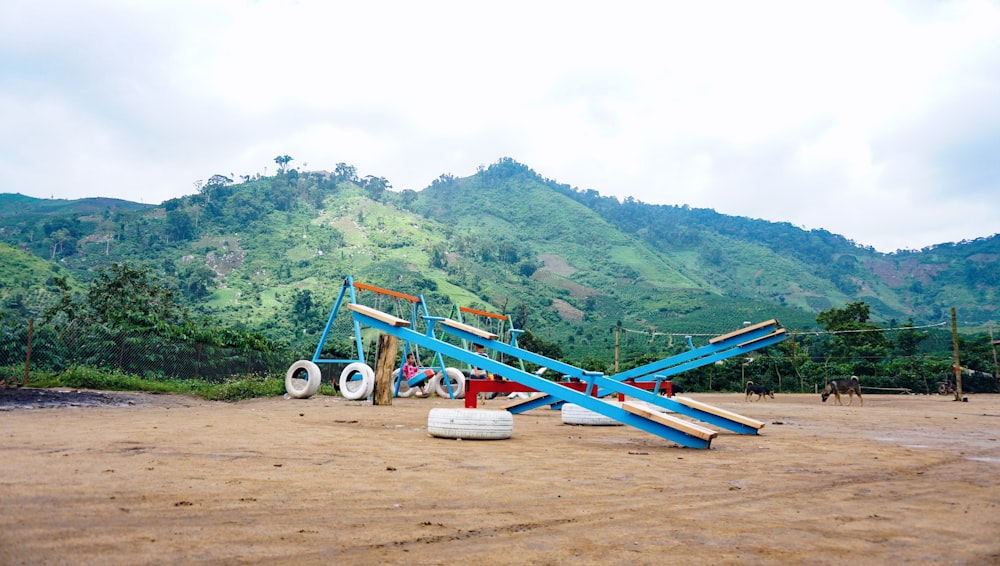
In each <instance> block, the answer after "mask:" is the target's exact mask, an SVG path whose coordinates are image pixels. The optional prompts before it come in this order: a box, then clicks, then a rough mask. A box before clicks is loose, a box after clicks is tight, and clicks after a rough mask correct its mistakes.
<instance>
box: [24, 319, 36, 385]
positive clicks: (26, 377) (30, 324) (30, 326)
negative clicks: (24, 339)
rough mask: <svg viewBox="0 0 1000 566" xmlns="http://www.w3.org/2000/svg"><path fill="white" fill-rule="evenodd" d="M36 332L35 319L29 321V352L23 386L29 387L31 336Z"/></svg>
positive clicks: (26, 357) (25, 361) (25, 363)
mask: <svg viewBox="0 0 1000 566" xmlns="http://www.w3.org/2000/svg"><path fill="white" fill-rule="evenodd" d="M34 330H35V319H33V318H29V319H28V352H27V354H25V356H24V383H23V386H24V387H27V386H28V372H29V371H31V335H32V334H33V333H34Z"/></svg>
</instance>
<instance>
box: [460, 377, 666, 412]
mask: <svg viewBox="0 0 1000 566" xmlns="http://www.w3.org/2000/svg"><path fill="white" fill-rule="evenodd" d="M557 383H558V384H559V385H562V386H564V387H569V388H570V389H573V390H576V391H581V392H582V391H585V390H586V389H587V382H585V381H559V382H557ZM625 383H628V384H629V385H632V386H635V387H638V388H639V389H649V390H652V389H655V388H656V382H655V381H632V380H626V381H625ZM536 391H538V390H537V389H532V388H531V387H528V386H527V385H521V384H520V383H518V382H516V381H505V380H501V379H467V380H465V408H466V409H475V408H476V407H477V406H478V399H477V398H478V397H479V395H478V394H479V393H534V392H536ZM660 392H661V393H663V394H665V395H666V396H667V397H673V396H674V390H673V385H672V384H671V382H669V381H666V380H664V381H661V382H660ZM590 394H591V395H593V396H597V385H594V386H592V387H591V390H590ZM618 400H619V401H624V400H625V395H624V394H622V393H619V394H618Z"/></svg>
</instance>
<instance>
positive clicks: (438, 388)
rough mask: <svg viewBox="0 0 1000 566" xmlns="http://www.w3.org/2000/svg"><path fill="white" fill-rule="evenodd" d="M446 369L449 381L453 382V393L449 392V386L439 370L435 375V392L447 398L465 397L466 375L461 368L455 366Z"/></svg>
mask: <svg viewBox="0 0 1000 566" xmlns="http://www.w3.org/2000/svg"><path fill="white" fill-rule="evenodd" d="M444 371H445V373H446V374H447V375H448V383H450V384H451V394H450V395H449V393H448V386H447V385H446V384H445V380H444V378H443V377H442V375H441V372H437V374H436V375H435V376H434V392H435V393H437V394H438V397H444V398H445V399H449V398H451V399H464V398H465V375H464V374H463V373H462V372H461V370H458V369H455V368H444Z"/></svg>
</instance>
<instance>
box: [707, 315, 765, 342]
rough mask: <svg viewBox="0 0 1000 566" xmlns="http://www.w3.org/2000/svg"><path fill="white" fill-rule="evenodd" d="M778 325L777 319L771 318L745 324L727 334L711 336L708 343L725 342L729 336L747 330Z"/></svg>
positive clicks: (751, 330)
mask: <svg viewBox="0 0 1000 566" xmlns="http://www.w3.org/2000/svg"><path fill="white" fill-rule="evenodd" d="M778 325H779V324H778V321H777V320H776V319H773V318H772V319H771V320H767V321H764V322H759V323H757V324H754V325H753V326H747V327H745V328H741V329H739V330H736V331H733V332H730V333H729V334H723V335H722V336H716V337H715V338H712V339H711V340H709V341H708V343H709V344H716V343H718V342H725V341H726V340H729V339H730V338H734V337H736V336H739V335H741V334H746V333H747V332H753V331H754V330H760V329H761V328H767V327H768V326H778Z"/></svg>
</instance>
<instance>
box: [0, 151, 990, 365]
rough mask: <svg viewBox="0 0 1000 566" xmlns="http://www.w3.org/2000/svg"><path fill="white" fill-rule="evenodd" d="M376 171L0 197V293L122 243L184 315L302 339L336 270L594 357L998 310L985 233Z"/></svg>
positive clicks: (508, 166) (517, 177)
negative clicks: (930, 237) (766, 216)
mask: <svg viewBox="0 0 1000 566" xmlns="http://www.w3.org/2000/svg"><path fill="white" fill-rule="evenodd" d="M387 188H388V183H387V182H386V181H385V179H382V178H376V177H371V176H369V177H365V178H364V179H359V178H357V176H356V174H355V172H354V169H353V168H352V167H349V166H346V165H343V164H340V165H338V167H337V169H336V170H335V172H333V173H328V172H323V171H317V172H299V171H297V170H294V169H292V170H287V171H280V172H279V173H278V174H277V175H275V176H273V177H258V178H256V179H246V180H245V181H244V182H242V183H233V182H232V181H231V180H230V179H228V178H226V177H223V176H220V175H216V176H214V177H212V178H211V179H210V180H209V182H208V183H206V184H205V185H204V186H203V187H202V188H201V190H200V192H199V193H198V194H195V195H190V196H185V197H182V198H178V199H174V200H171V201H167V202H165V203H163V205H161V206H148V205H139V204H136V203H128V202H125V201H118V200H114V199H85V200H83V201H50V200H43V199H32V198H30V197H24V196H21V195H9V194H8V195H0V210H3V211H4V212H3V213H0V241H3V242H6V243H8V244H9V245H10V246H12V248H3V249H2V250H0V252H2V253H3V254H5V255H4V259H5V265H7V263H8V261H10V262H11V263H10V265H14V260H10V259H7V258H8V257H16V258H17V259H16V261H18V262H21V263H19V264H18V265H21V266H22V267H19V268H12V269H5V270H4V271H0V281H2V283H3V291H4V294H3V296H2V297H0V298H2V299H3V301H4V303H3V304H4V308H5V309H7V310H9V311H21V312H26V311H27V310H30V309H28V308H27V306H26V303H25V301H24V300H23V297H27V296H29V295H30V293H32V292H35V291H34V290H35V289H38V288H40V287H39V286H43V287H44V285H45V282H46V281H49V279H50V278H51V274H50V273H49V272H50V271H51V270H52V269H57V270H59V271H60V272H65V273H67V274H69V275H70V278H71V280H73V281H77V282H86V281H88V280H89V279H90V278H91V277H92V276H93V274H94V271H95V269H96V268H98V267H100V266H103V265H107V264H108V263H109V262H114V261H131V262H134V263H137V264H147V265H149V266H151V267H152V268H153V269H154V270H156V272H157V274H158V275H159V276H160V277H161V278H162V279H163V280H164V281H165V282H167V283H168V284H170V285H172V286H174V287H175V288H176V289H178V290H180V291H181V292H182V294H183V296H184V301H185V303H186V304H187V306H188V307H189V308H190V309H191V310H192V311H194V312H195V313H201V314H207V315H211V316H213V317H216V318H218V319H220V320H222V321H224V322H230V323H233V324H238V325H240V326H243V327H246V328H248V329H251V330H258V331H261V332H263V333H265V334H267V335H268V336H270V337H272V338H275V339H281V340H286V341H288V342H290V343H291V344H292V345H293V347H295V348H298V349H300V350H302V351H303V354H307V353H310V352H311V349H312V348H314V347H315V344H316V340H317V334H318V333H319V332H320V331H321V330H322V329H323V326H324V323H325V321H326V317H327V315H328V312H329V308H330V307H331V306H332V304H333V301H334V298H335V297H336V294H337V292H338V291H339V290H340V287H341V284H342V281H343V277H344V276H346V275H352V276H354V277H355V279H356V280H358V281H363V282H367V283H371V284H375V285H379V286H383V287H387V288H390V289H394V290H398V291H401V292H405V293H410V294H420V295H423V296H424V297H425V299H426V300H427V302H428V305H429V306H430V308H431V310H432V314H441V315H448V314H449V312H450V309H451V308H452V306H453V305H455V304H461V305H464V306H470V307H478V308H481V309H485V310H491V311H494V312H506V313H509V314H511V315H512V316H513V318H514V320H515V323H516V325H517V326H519V327H521V328H527V329H528V330H530V331H531V332H532V333H534V334H535V335H536V336H542V337H544V338H545V340H548V341H550V342H552V343H555V344H558V345H559V346H560V348H561V349H562V351H563V352H564V353H565V354H566V355H568V356H574V357H577V358H581V357H585V356H588V355H593V356H606V355H607V353H608V352H609V351H610V349H611V348H613V341H614V332H613V330H614V329H615V328H616V327H619V326H620V327H621V328H626V329H628V330H630V331H632V334H638V333H645V334H646V335H647V337H646V338H644V339H643V340H645V343H644V344H640V342H641V341H640V340H634V342H635V344H633V346H634V349H636V350H637V351H638V350H650V349H653V350H657V349H663V348H669V347H671V345H672V343H673V341H674V340H675V339H676V338H675V337H676V336H681V337H683V336H684V335H686V334H710V335H711V334H720V333H724V332H727V331H729V330H732V329H734V328H737V327H739V326H740V325H741V324H742V323H743V322H744V321H755V322H756V321H761V320H765V319H769V318H778V319H779V320H781V322H782V323H783V324H784V326H786V327H787V328H789V329H792V330H801V331H807V330H812V329H816V328H817V324H816V321H815V318H816V314H817V313H819V312H821V311H823V310H827V309H830V308H831V307H840V306H843V305H844V304H847V303H849V302H852V301H864V302H866V303H867V304H869V305H871V310H872V315H873V317H874V319H875V320H876V321H882V322H883V323H886V324H890V323H903V322H905V321H907V320H909V319H913V320H914V322H916V323H932V322H939V321H941V320H944V319H945V318H947V316H948V314H949V313H950V309H951V308H952V307H955V308H957V309H958V313H959V319H960V322H961V324H962V326H963V327H976V326H984V325H985V324H986V323H987V322H989V321H992V320H994V319H995V316H996V315H995V305H996V303H997V296H996V290H997V288H998V287H1000V265H998V257H1000V236H996V235H995V236H992V237H989V238H982V239H978V240H975V241H971V242H961V243H955V244H941V245H938V246H933V247H930V248H927V249H924V250H920V251H913V252H897V253H894V254H882V253H879V252H876V251H875V250H873V249H871V248H865V247H861V246H858V245H856V244H854V243H853V242H850V241H848V240H847V239H845V238H843V237H841V236H837V235H835V234H831V233H829V232H826V231H822V230H812V231H805V230H801V229H799V228H795V227H793V226H791V225H790V224H787V223H772V222H766V221H761V220H751V219H747V218H740V217H732V216H726V215H722V214H718V213H716V212H714V211H712V210H704V209H690V208H687V207H677V206H661V205H648V204H644V203H641V202H637V201H634V200H632V199H626V200H625V201H624V202H621V201H619V200H618V199H615V198H610V197H602V196H601V195H600V194H599V193H597V192H596V191H592V190H586V191H581V190H578V189H575V188H571V187H569V186H566V185H562V184H559V183H557V182H555V181H552V180H548V179H544V178H542V177H540V176H539V175H537V174H536V173H535V172H533V171H532V170H531V169H529V168H528V167H526V166H525V165H522V164H519V163H517V162H514V161H512V160H509V159H501V160H500V161H498V162H497V163H495V164H493V165H491V166H489V167H488V168H483V169H482V170H481V171H479V172H478V173H477V174H475V175H472V176H470V177H465V178H455V177H452V176H449V175H442V176H441V177H440V178H439V179H437V180H436V181H435V182H434V183H433V184H432V185H431V186H430V187H427V188H426V189H424V190H422V191H419V192H415V191H402V192H395V191H391V190H387ZM15 209H17V210H20V211H21V213H19V214H14V212H13V211H14V210H15ZM14 248H18V249H14ZM32 256H34V257H32ZM56 266H58V267H56ZM23 272H28V273H31V274H32V276H31V277H28V278H25V277H24V273H23ZM15 296H19V297H22V299H21V300H20V301H18V300H15V299H14V297H15ZM382 307H383V308H385V309H386V310H391V308H389V307H390V305H382ZM661 336H662V337H665V338H662V339H661V338H660V337H661ZM682 340H683V339H682V338H681V340H680V341H682Z"/></svg>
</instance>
